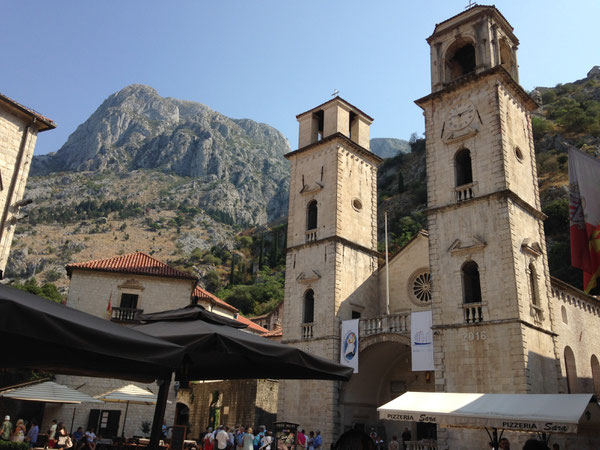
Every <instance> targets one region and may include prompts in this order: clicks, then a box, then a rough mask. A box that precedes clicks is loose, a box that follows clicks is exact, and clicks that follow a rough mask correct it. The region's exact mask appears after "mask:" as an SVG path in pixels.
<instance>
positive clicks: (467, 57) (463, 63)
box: [446, 39, 476, 83]
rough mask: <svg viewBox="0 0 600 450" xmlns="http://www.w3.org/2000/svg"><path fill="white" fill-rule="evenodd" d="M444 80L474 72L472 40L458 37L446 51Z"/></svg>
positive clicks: (451, 79) (474, 62) (448, 80)
mask: <svg viewBox="0 0 600 450" xmlns="http://www.w3.org/2000/svg"><path fill="white" fill-rule="evenodd" d="M446 55H447V56H446V82H447V83H449V82H450V81H453V80H455V79H457V78H460V77H462V76H464V75H467V74H469V73H471V72H475V67H476V60H475V46H474V45H473V43H472V42H470V41H467V40H464V39H458V40H456V41H455V42H454V43H453V44H452V45H451V46H450V48H448V50H447V52H446Z"/></svg>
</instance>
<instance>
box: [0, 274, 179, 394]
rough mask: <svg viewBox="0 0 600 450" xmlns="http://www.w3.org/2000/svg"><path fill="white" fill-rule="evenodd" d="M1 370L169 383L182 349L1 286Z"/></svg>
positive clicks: (26, 293) (35, 296)
mask: <svg viewBox="0 0 600 450" xmlns="http://www.w3.org/2000/svg"><path fill="white" fill-rule="evenodd" d="M0 341H1V342H4V343H5V344H6V345H4V348H3V351H2V358H1V365H2V367H4V368H31V369H40V370H48V371H52V372H56V373H63V374H74V375H88V376H102V377H109V378H121V379H128V380H136V381H148V382H149V381H153V380H154V379H156V378H161V377H162V378H165V377H166V378H170V374H171V373H172V371H173V368H174V367H177V366H178V365H179V364H180V363H181V360H182V357H183V355H182V348H181V347H180V346H178V345H175V344H172V343H170V342H165V341H163V340H161V339H157V338H154V337H152V336H148V335H147V334H144V333H140V332H138V331H135V330H132V329H130V328H127V327H124V326H122V325H118V324H116V323H113V322H110V321H108V320H104V319H101V318H99V317H95V316H92V315H90V314H87V313H84V312H81V311H78V310H76V309H73V308H70V307H68V306H65V305H61V304H58V303H56V302H53V301H50V300H46V299H44V298H41V297H38V296H37V295H33V294H30V293H28V292H24V291H21V290H18V289H14V288H11V287H8V286H2V285H0Z"/></svg>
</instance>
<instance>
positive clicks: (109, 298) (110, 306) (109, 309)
mask: <svg viewBox="0 0 600 450" xmlns="http://www.w3.org/2000/svg"><path fill="white" fill-rule="evenodd" d="M111 300H112V292H111V293H110V296H109V297H108V306H107V307H106V312H107V313H109V314H110V312H111V311H112V304H111V303H110V301H111Z"/></svg>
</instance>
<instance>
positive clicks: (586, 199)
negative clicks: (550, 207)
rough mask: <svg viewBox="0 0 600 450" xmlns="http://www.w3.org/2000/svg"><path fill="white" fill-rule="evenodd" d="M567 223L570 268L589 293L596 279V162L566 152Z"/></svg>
mask: <svg viewBox="0 0 600 450" xmlns="http://www.w3.org/2000/svg"><path fill="white" fill-rule="evenodd" d="M569 220H570V223H571V265H572V266H573V267H576V268H578V269H581V270H583V289H584V291H585V292H587V293H589V292H590V290H591V289H593V288H594V287H596V285H597V278H598V276H600V160H599V159H597V158H594V157H593V156H590V155H588V154H587V153H585V152H583V151H581V150H578V149H576V148H570V149H569Z"/></svg>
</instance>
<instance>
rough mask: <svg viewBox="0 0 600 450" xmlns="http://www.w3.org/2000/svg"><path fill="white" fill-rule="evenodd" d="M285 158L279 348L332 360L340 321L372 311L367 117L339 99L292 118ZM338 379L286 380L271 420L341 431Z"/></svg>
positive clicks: (372, 171)
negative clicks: (295, 132) (293, 133)
mask: <svg viewBox="0 0 600 450" xmlns="http://www.w3.org/2000/svg"><path fill="white" fill-rule="evenodd" d="M297 119H298V122H299V125H300V133H299V140H298V141H299V142H298V150H295V151H293V152H291V153H288V154H287V155H286V158H288V160H289V161H290V164H291V167H290V172H291V180H290V200H289V216H288V236H287V242H288V248H287V257H286V279H285V299H284V309H283V311H284V316H283V330H284V335H283V340H282V342H285V343H288V344H292V345H296V346H298V347H299V348H301V349H302V350H305V351H309V352H311V353H313V354H316V355H319V356H322V357H325V358H327V359H330V360H334V361H339V335H340V321H341V320H347V319H351V318H357V317H360V316H361V315H364V316H369V317H370V316H375V315H376V311H377V283H376V281H375V279H374V276H373V274H374V272H375V271H376V270H377V166H378V165H379V164H380V163H381V159H380V158H379V157H378V156H377V155H375V154H373V153H371V152H370V150H369V126H370V125H371V123H372V121H373V119H372V118H371V117H369V116H368V115H367V114H365V113H364V112H362V111H361V110H360V109H358V108H356V107H355V106H353V105H351V104H350V103H348V102H347V101H345V100H344V99H342V98H340V97H335V98H334V99H332V100H330V101H328V102H326V103H324V104H322V105H320V106H317V107H316V108H313V109H311V110H309V111H306V112H304V113H302V114H299V115H298V116H297ZM338 391H339V382H332V381H316V380H315V381H284V382H282V383H281V384H280V389H279V408H278V420H284V421H290V422H295V423H299V424H300V425H301V426H302V427H304V428H306V429H307V431H308V429H311V430H317V429H319V430H321V432H322V434H323V437H324V441H325V443H326V444H325V445H326V446H327V447H329V445H330V444H331V443H332V442H333V439H334V438H337V436H338V435H339V434H340V432H341V431H342V430H340V429H339V428H340V425H339V424H340V415H339V410H338V409H339V401H338V400H339V392H338Z"/></svg>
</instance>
